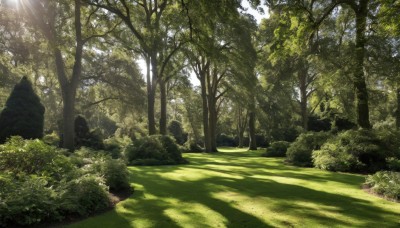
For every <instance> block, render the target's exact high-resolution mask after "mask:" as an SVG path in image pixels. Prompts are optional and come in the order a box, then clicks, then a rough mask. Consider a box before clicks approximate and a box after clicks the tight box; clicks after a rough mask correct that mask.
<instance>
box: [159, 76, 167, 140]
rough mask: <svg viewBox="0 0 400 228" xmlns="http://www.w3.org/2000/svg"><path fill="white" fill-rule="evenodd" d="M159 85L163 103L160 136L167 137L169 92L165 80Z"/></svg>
mask: <svg viewBox="0 0 400 228" xmlns="http://www.w3.org/2000/svg"><path fill="white" fill-rule="evenodd" d="M159 85H160V103H161V104H160V105H161V110H160V112H161V116H160V134H161V135H167V91H166V88H165V82H164V80H163V79H160V80H159Z"/></svg>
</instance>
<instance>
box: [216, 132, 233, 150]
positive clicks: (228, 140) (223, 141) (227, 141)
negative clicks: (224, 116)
mask: <svg viewBox="0 0 400 228" xmlns="http://www.w3.org/2000/svg"><path fill="white" fill-rule="evenodd" d="M216 141H217V146H229V147H236V146H237V143H236V141H235V138H233V137H232V136H229V135H226V134H223V133H222V134H219V135H217V139H216Z"/></svg>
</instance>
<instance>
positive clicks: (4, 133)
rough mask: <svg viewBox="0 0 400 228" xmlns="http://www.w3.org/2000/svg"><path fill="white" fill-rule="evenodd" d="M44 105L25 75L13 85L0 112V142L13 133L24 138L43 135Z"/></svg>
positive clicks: (35, 137) (34, 137)
mask: <svg viewBox="0 0 400 228" xmlns="http://www.w3.org/2000/svg"><path fill="white" fill-rule="evenodd" d="M44 111H45V108H44V106H43V105H42V104H41V103H40V98H39V97H38V96H37V95H36V94H35V92H34V91H33V88H32V84H31V83H30V82H29V80H28V79H27V78H26V77H23V78H22V79H21V81H20V82H19V83H18V84H16V85H15V87H14V89H13V91H12V92H11V94H10V97H9V98H8V99H7V101H6V105H5V107H4V109H3V110H2V112H1V114H0V143H3V142H5V141H6V139H7V138H9V137H10V136H13V135H19V136H21V137H22V138H25V139H37V138H42V137H43V125H44Z"/></svg>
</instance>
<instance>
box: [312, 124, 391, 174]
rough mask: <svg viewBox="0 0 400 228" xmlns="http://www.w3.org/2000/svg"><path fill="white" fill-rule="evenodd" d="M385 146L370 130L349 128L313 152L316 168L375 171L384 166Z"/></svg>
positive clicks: (386, 152)
mask: <svg viewBox="0 0 400 228" xmlns="http://www.w3.org/2000/svg"><path fill="white" fill-rule="evenodd" d="M388 154H389V152H388V150H387V147H385V145H383V143H382V141H381V140H379V138H378V137H377V135H376V133H375V132H374V131H372V130H349V131H345V132H343V133H340V134H339V135H337V136H336V137H333V138H331V139H329V140H328V141H327V142H326V143H325V144H324V145H323V146H322V147H321V149H320V150H317V151H315V152H314V153H313V160H314V164H315V166H316V167H317V168H320V169H326V170H332V171H348V172H376V171H378V170H381V169H384V168H386V160H385V159H386V157H387V156H388Z"/></svg>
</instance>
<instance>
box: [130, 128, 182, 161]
mask: <svg viewBox="0 0 400 228" xmlns="http://www.w3.org/2000/svg"><path fill="white" fill-rule="evenodd" d="M124 153H125V157H126V159H127V160H128V162H129V163H130V164H131V165H171V164H183V163H187V161H186V160H185V159H183V158H182V154H181V151H180V150H179V148H178V146H177V145H176V143H175V142H174V140H173V139H172V138H170V137H169V136H164V135H152V136H147V137H143V138H141V139H138V140H135V141H134V142H133V144H131V145H129V146H128V147H127V148H126V149H125V152H124Z"/></svg>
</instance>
